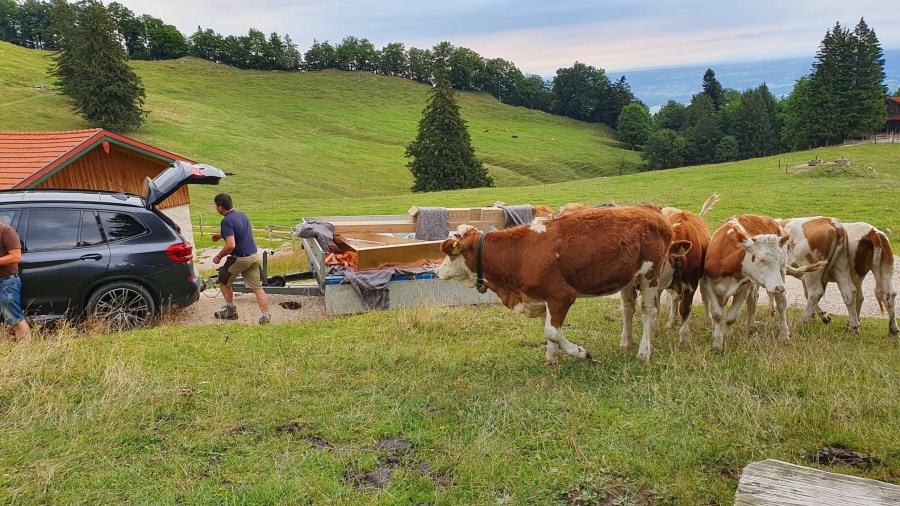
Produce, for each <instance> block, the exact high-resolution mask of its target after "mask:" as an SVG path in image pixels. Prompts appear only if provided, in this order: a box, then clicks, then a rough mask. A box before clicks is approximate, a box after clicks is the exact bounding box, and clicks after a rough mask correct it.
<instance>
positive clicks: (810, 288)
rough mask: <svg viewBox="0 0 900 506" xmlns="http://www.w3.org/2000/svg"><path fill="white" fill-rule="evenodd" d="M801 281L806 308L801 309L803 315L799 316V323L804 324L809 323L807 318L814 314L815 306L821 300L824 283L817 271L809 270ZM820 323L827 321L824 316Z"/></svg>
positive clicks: (823, 293)
mask: <svg viewBox="0 0 900 506" xmlns="http://www.w3.org/2000/svg"><path fill="white" fill-rule="evenodd" d="M802 282H803V294H804V295H805V296H806V308H804V309H803V316H802V317H801V318H800V323H803V324H806V323H809V320H810V319H812V317H813V315H814V314H816V307H817V306H818V305H819V301H820V300H822V296H823V295H825V283H824V282H823V279H822V275H821V273H819V272H810V273H808V274H806V275H805V276H803V278H802ZM822 323H827V322H826V321H825V319H824V318H823V319H822Z"/></svg>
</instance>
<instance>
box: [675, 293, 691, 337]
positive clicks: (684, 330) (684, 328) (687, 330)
mask: <svg viewBox="0 0 900 506" xmlns="http://www.w3.org/2000/svg"><path fill="white" fill-rule="evenodd" d="M693 304H694V290H693V289H691V288H688V289H686V290H684V293H683V294H682V296H681V304H679V306H678V309H679V313H680V314H681V330H680V331H679V332H678V337H679V338H680V339H681V342H682V343H686V342H688V341H689V340H690V339H691V326H690V325H688V318H690V317H691V307H693Z"/></svg>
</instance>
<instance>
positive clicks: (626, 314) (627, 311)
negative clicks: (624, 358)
mask: <svg viewBox="0 0 900 506" xmlns="http://www.w3.org/2000/svg"><path fill="white" fill-rule="evenodd" d="M636 300H637V289H636V288H635V287H634V283H630V284H629V285H628V286H626V287H625V288H623V289H622V290H621V291H620V292H619V301H620V304H621V306H622V339H621V340H620V341H619V348H622V349H623V350H627V349H628V348H630V347H631V334H632V325H633V323H634V303H635V301H636Z"/></svg>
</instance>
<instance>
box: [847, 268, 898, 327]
mask: <svg viewBox="0 0 900 506" xmlns="http://www.w3.org/2000/svg"><path fill="white" fill-rule="evenodd" d="M892 274H893V273H891V272H889V273H888V274H887V275H886V276H885V277H884V279H882V281H881V290H879V289H878V288H879V287H878V283H876V284H875V295H876V296H878V297H879V298H880V299H881V300H880V301H879V302H881V303H883V304H884V308H885V311H887V315H888V332H890V335H892V336H894V337H896V336H897V335H900V327H898V326H897V292H896V291H895V290H894V283H893V280H892V279H891V275H892ZM856 293H857V297H860V299H861V298H862V296H861V295H859V294H861V293H862V290H858V291H857V292H856ZM860 305H862V301H860Z"/></svg>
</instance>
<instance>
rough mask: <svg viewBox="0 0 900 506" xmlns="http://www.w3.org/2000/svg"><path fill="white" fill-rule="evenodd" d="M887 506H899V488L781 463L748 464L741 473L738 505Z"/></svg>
mask: <svg viewBox="0 0 900 506" xmlns="http://www.w3.org/2000/svg"><path fill="white" fill-rule="evenodd" d="M786 504H788V505H792V506H806V505H808V506H846V505H848V504H854V505H867V506H882V505H883V506H888V505H897V504H900V487H898V486H897V485H891V484H890V483H885V482H883V481H877V480H870V479H868V478H858V477H856V476H848V475H845V474H838V473H830V472H828V471H820V470H818V469H813V468H809V467H803V466H798V465H795V464H789V463H787V462H781V461H779V460H772V459H769V460H763V461H761V462H753V463H751V464H748V465H747V467H745V468H744V470H743V472H741V479H740V481H739V482H738V486H737V492H736V493H735V495H734V505H735V506H775V505H786Z"/></svg>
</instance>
